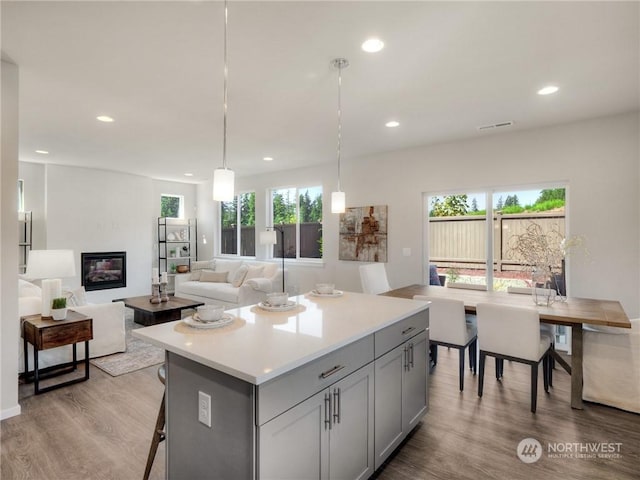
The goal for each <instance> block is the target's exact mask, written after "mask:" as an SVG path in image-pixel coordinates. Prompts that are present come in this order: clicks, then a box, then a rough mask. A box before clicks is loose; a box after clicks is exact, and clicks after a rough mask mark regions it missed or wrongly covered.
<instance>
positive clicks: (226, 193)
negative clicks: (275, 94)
mask: <svg viewBox="0 0 640 480" xmlns="http://www.w3.org/2000/svg"><path fill="white" fill-rule="evenodd" d="M227 19H228V12H227V2H226V0H225V2H224V97H223V111H224V113H223V120H222V167H221V168H216V169H215V170H214V171H213V199H214V200H216V201H220V202H229V201H232V200H233V198H234V183H235V173H234V172H233V170H231V169H229V168H227V78H228V67H227Z"/></svg>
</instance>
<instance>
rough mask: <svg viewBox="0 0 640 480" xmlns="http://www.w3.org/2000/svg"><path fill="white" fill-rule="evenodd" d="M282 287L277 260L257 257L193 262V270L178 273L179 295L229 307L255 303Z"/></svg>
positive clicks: (176, 278)
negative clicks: (264, 259)
mask: <svg viewBox="0 0 640 480" xmlns="http://www.w3.org/2000/svg"><path fill="white" fill-rule="evenodd" d="M279 291H282V270H281V269H279V268H278V265H277V264H276V263H272V262H261V261H258V260H254V261H246V260H232V259H226V258H215V259H213V260H207V261H198V262H191V272H190V273H184V274H178V275H176V277H175V295H176V297H182V298H189V299H191V300H197V301H201V302H204V303H206V304H217V305H224V306H225V307H226V308H233V307H242V306H245V305H253V304H256V303H259V302H261V301H263V300H266V298H267V293H271V292H279Z"/></svg>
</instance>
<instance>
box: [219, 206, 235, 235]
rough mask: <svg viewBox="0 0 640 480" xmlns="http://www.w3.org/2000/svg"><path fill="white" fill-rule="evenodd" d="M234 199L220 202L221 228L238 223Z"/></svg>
mask: <svg viewBox="0 0 640 480" xmlns="http://www.w3.org/2000/svg"><path fill="white" fill-rule="evenodd" d="M237 205H238V204H237V202H236V200H235V199H234V200H232V201H230V202H221V203H220V216H221V217H222V228H229V227H233V226H234V225H236V224H237V223H238V207H237Z"/></svg>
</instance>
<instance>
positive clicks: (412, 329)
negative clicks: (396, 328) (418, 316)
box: [402, 327, 416, 335]
mask: <svg viewBox="0 0 640 480" xmlns="http://www.w3.org/2000/svg"><path fill="white" fill-rule="evenodd" d="M415 329H416V327H409V328H407V329H406V330H403V331H402V335H406V334H408V333H411V332H413V331H414V330H415Z"/></svg>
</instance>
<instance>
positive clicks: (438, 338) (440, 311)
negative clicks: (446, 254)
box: [413, 295, 478, 391]
mask: <svg viewBox="0 0 640 480" xmlns="http://www.w3.org/2000/svg"><path fill="white" fill-rule="evenodd" d="M413 298H414V300H424V301H427V302H431V305H430V306H429V347H430V350H431V359H432V361H433V364H434V365H436V364H437V363H438V345H442V346H445V347H450V348H457V349H458V351H459V361H458V364H459V375H460V380H459V383H460V391H463V390H464V355H465V350H466V349H467V348H468V349H469V366H470V367H471V369H472V370H473V373H474V374H475V373H476V346H477V338H478V335H477V330H476V326H475V325H473V324H471V323H467V321H466V315H465V312H464V302H463V301H462V300H453V299H449V298H434V297H429V296H425V295H415V296H414V297H413Z"/></svg>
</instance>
